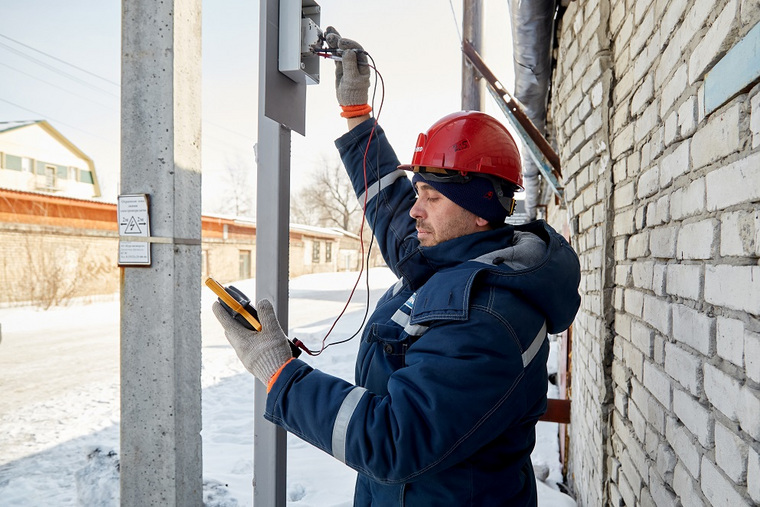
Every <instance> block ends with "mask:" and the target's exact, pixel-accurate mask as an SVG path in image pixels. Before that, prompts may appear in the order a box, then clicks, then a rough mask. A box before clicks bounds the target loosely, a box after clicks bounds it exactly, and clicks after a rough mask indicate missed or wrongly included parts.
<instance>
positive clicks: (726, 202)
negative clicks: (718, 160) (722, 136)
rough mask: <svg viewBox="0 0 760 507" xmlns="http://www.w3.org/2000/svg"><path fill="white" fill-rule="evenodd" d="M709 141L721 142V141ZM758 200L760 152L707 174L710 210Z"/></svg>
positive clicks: (708, 206)
mask: <svg viewBox="0 0 760 507" xmlns="http://www.w3.org/2000/svg"><path fill="white" fill-rule="evenodd" d="M700 132H701V130H700ZM695 137H696V136H695ZM707 142H711V143H719V142H720V141H719V140H713V141H707ZM758 200H760V152H755V153H753V154H751V155H749V156H747V157H745V158H743V159H741V160H737V161H736V162H733V163H731V164H728V165H727V166H725V167H722V168H720V169H717V170H715V171H712V172H710V173H709V174H708V175H707V209H708V210H710V211H712V210H719V209H725V208H727V207H729V206H733V205H735V204H742V203H745V202H753V201H758Z"/></svg>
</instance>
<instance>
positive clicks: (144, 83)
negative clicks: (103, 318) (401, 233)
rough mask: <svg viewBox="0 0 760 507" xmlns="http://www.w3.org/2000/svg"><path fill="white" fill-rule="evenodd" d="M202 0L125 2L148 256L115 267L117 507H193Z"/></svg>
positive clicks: (129, 124) (128, 150)
mask: <svg viewBox="0 0 760 507" xmlns="http://www.w3.org/2000/svg"><path fill="white" fill-rule="evenodd" d="M200 82H201V0H167V1H164V2H156V1H154V0H123V2H122V86H121V90H122V96H121V104H122V105H121V125H122V133H121V139H122V142H121V170H122V172H121V191H122V193H125V194H148V196H149V198H150V207H149V213H150V221H151V231H150V232H151V238H146V239H150V240H151V244H150V248H151V261H152V264H151V265H150V266H148V267H125V268H122V270H123V271H122V281H121V458H120V463H121V505H123V506H144V505H176V506H179V505H181V506H183V507H184V506H201V505H202V504H203V480H202V460H201V437H200V430H201V382H200V380H201V379H200V376H201V328H200V300H201V280H200V276H201V171H200V168H201V154H200V144H201V143H200V137H201V94H200Z"/></svg>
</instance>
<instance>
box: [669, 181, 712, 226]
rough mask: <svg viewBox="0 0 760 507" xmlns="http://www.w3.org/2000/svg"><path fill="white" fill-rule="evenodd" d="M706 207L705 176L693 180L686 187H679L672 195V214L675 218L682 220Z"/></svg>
mask: <svg viewBox="0 0 760 507" xmlns="http://www.w3.org/2000/svg"><path fill="white" fill-rule="evenodd" d="M704 209H705V178H699V179H698V180H696V181H693V182H691V183H690V184H689V186H687V187H685V188H679V189H678V190H676V191H675V192H673V195H671V197H670V215H671V217H672V218H673V220H681V219H683V218H686V217H688V216H692V215H696V214H697V213H699V212H702V211H704Z"/></svg>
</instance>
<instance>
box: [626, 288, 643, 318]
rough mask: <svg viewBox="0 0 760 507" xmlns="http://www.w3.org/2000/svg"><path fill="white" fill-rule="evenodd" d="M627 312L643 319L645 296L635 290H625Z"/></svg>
mask: <svg viewBox="0 0 760 507" xmlns="http://www.w3.org/2000/svg"><path fill="white" fill-rule="evenodd" d="M625 311H626V313H628V314H630V315H634V316H636V317H641V316H642V314H643V313H644V294H643V293H642V292H640V291H637V290H634V289H625Z"/></svg>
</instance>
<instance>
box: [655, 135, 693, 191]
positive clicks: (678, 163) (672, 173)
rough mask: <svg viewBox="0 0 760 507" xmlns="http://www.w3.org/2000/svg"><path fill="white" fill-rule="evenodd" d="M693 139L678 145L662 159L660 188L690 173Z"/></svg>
mask: <svg viewBox="0 0 760 507" xmlns="http://www.w3.org/2000/svg"><path fill="white" fill-rule="evenodd" d="M690 149H691V139H687V140H685V141H684V142H682V143H681V144H679V145H677V146H676V147H675V148H674V149H673V151H671V152H670V153H668V154H667V155H665V156H663V157H662V158H661V159H660V186H661V187H666V186H668V185H670V183H671V182H672V181H673V180H674V179H676V178H678V177H679V176H681V175H682V174H686V173H687V172H688V171H689V168H690V165H689V150H690Z"/></svg>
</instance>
